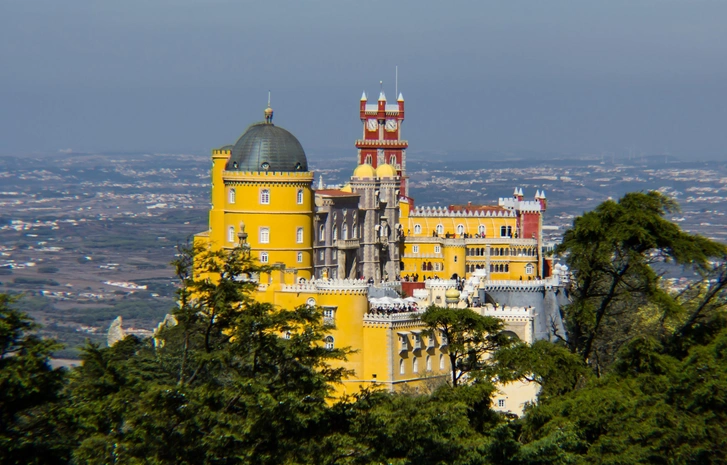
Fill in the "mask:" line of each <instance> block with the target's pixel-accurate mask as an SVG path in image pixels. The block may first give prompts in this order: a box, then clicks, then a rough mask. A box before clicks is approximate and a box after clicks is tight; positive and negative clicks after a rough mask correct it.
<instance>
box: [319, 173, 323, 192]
mask: <svg viewBox="0 0 727 465" xmlns="http://www.w3.org/2000/svg"><path fill="white" fill-rule="evenodd" d="M318 190H323V175H322V174H321V175H320V176H319V177H318Z"/></svg>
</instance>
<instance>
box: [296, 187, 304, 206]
mask: <svg viewBox="0 0 727 465" xmlns="http://www.w3.org/2000/svg"><path fill="white" fill-rule="evenodd" d="M296 201H297V202H298V205H303V189H298V194H297V196H296Z"/></svg>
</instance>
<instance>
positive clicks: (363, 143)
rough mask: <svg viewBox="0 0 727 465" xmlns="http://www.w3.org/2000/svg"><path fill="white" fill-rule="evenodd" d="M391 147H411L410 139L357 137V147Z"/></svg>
mask: <svg viewBox="0 0 727 465" xmlns="http://www.w3.org/2000/svg"><path fill="white" fill-rule="evenodd" d="M381 146H384V147H391V148H399V149H405V148H407V147H409V141H408V140H377V139H357V140H356V147H359V148H361V147H381Z"/></svg>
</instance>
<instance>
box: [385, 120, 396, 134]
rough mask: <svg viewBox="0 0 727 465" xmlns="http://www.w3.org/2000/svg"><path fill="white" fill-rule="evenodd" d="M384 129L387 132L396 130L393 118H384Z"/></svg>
mask: <svg viewBox="0 0 727 465" xmlns="http://www.w3.org/2000/svg"><path fill="white" fill-rule="evenodd" d="M386 130H387V131H389V132H391V131H396V120H395V119H387V120H386Z"/></svg>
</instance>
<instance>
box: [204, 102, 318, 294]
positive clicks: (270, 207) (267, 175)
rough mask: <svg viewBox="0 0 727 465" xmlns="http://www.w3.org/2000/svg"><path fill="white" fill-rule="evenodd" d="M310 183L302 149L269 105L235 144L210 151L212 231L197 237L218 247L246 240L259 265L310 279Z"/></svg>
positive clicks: (311, 201) (311, 194)
mask: <svg viewBox="0 0 727 465" xmlns="http://www.w3.org/2000/svg"><path fill="white" fill-rule="evenodd" d="M312 183H313V173H312V172H310V171H309V170H308V160H307V158H306V155H305V151H304V150H303V147H302V146H301V145H300V142H299V141H298V139H297V138H296V137H295V136H294V135H293V134H291V133H290V132H288V131H286V130H285V129H283V128H281V127H278V126H276V125H275V124H273V110H272V108H270V105H268V107H267V108H266V109H265V120H264V121H262V122H259V123H255V124H252V125H250V126H249V127H248V128H247V129H246V130H245V132H244V133H243V134H242V136H240V138H239V139H238V140H237V142H236V143H235V144H234V145H228V146H225V147H222V148H220V149H215V150H213V151H212V208H211V210H210V229H209V231H207V233H202V234H200V235H198V236H197V241H198V242H205V241H206V242H207V243H208V244H209V246H210V247H212V248H214V249H218V248H232V247H234V246H235V245H236V244H238V243H239V242H240V240H243V238H245V239H244V240H245V241H246V243H247V244H248V246H249V247H250V250H251V253H252V256H253V257H254V258H256V259H257V260H259V261H260V262H261V263H263V264H268V265H280V266H281V267H284V268H285V269H286V270H288V271H289V272H291V273H293V274H295V275H296V278H305V279H310V278H311V274H312V247H311V246H312V243H313V191H312V188H311V187H312ZM243 233H245V235H243ZM286 280H287V279H286ZM290 281H291V282H292V279H291V280H290Z"/></svg>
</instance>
